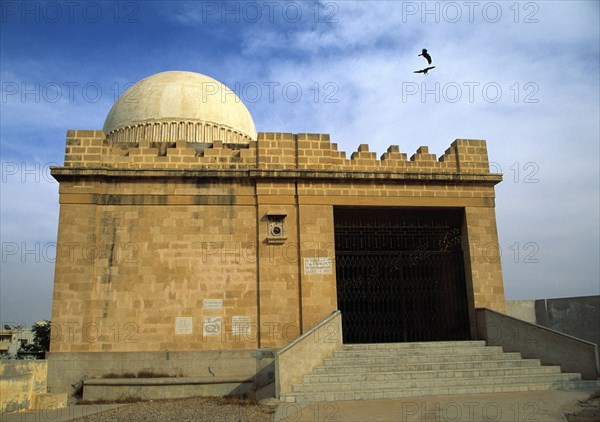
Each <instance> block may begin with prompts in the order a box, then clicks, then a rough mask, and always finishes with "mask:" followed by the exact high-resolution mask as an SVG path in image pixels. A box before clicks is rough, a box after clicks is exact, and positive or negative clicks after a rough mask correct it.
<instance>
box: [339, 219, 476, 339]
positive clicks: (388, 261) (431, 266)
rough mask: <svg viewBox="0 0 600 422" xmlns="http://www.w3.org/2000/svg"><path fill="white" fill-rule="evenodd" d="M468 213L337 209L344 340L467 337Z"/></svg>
mask: <svg viewBox="0 0 600 422" xmlns="http://www.w3.org/2000/svg"><path fill="white" fill-rule="evenodd" d="M463 214H464V213H463V210H460V209H443V210H442V209H435V210H432V209H418V210H417V209H400V208H387V209H382V208H335V209H334V225H335V256H336V273H337V299H338V309H339V310H340V311H341V312H342V327H343V328H342V329H343V335H344V342H345V343H377V342H379V343H381V342H412V341H442V340H468V339H469V338H470V329H469V313H468V304H467V303H468V302H467V292H466V283H465V272H464V261H463V253H462V248H461V231H462V224H463V218H464V215H463Z"/></svg>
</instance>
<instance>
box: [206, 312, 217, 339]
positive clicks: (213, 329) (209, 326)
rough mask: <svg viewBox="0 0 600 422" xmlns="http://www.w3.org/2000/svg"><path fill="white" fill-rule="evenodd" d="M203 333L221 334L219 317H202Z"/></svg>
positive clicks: (210, 334)
mask: <svg viewBox="0 0 600 422" xmlns="http://www.w3.org/2000/svg"><path fill="white" fill-rule="evenodd" d="M204 335H205V336H220V335H221V317H204Z"/></svg>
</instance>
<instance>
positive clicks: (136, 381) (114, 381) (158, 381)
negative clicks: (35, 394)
mask: <svg viewBox="0 0 600 422" xmlns="http://www.w3.org/2000/svg"><path fill="white" fill-rule="evenodd" d="M247 382H250V383H251V382H252V378H241V377H240V378H235V377H154V378H133V377H131V378H88V379H86V380H84V381H83V385H84V386H88V385H104V386H109V385H184V384H189V385H193V384H231V383H239V384H242V383H247Z"/></svg>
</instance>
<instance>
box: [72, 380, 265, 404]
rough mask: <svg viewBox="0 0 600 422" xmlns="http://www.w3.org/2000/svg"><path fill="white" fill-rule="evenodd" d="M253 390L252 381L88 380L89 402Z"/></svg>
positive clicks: (85, 396) (85, 395)
mask: <svg viewBox="0 0 600 422" xmlns="http://www.w3.org/2000/svg"><path fill="white" fill-rule="evenodd" d="M251 391H253V382H252V379H251V378H250V379H247V380H239V379H227V378H214V377H200V378H198V377H195V378H180V377H179V378H116V379H88V380H85V381H84V389H83V400H85V401H91V402H94V401H117V402H118V401H132V400H136V401H137V400H164V399H181V398H187V397H198V396H203V397H214V396H229V395H238V396H240V395H246V394H249V393H250V392H251Z"/></svg>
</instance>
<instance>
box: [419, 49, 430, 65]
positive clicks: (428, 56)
mask: <svg viewBox="0 0 600 422" xmlns="http://www.w3.org/2000/svg"><path fill="white" fill-rule="evenodd" d="M419 56H423V58H424V59H425V60H427V63H428V64H431V56H430V55H429V53H428V52H427V49H426V48H424V49H423V50H422V51H421V54H419Z"/></svg>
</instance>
